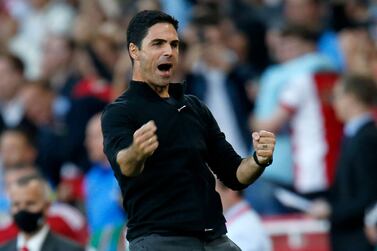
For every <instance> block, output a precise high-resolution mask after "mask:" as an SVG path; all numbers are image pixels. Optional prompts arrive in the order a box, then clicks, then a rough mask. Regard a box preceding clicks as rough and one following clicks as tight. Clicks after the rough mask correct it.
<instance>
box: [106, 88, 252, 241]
mask: <svg viewBox="0 0 377 251" xmlns="http://www.w3.org/2000/svg"><path fill="white" fill-rule="evenodd" d="M169 93H170V96H171V97H172V98H174V99H175V101H176V102H168V100H165V99H163V98H161V97H160V96H158V94H157V93H155V92H154V91H153V90H152V89H151V88H150V87H149V86H148V85H147V84H145V83H143V82H136V81H132V82H131V83H130V88H129V89H128V90H127V91H126V92H125V93H123V94H122V95H121V96H120V97H119V98H118V99H117V100H115V101H114V102H113V103H111V104H109V105H108V106H107V107H106V108H105V110H104V113H103V115H102V131H103V135H104V151H105V153H106V155H107V157H108V159H109V161H110V163H111V166H112V168H113V170H114V173H115V177H116V178H117V180H118V183H119V185H120V187H121V190H122V195H123V206H124V208H125V210H126V211H127V213H128V216H129V221H128V233H127V239H128V240H132V239H134V238H136V237H139V236H142V235H147V234H151V233H159V234H163V235H189V236H198V237H200V238H203V239H208V240H209V239H212V238H216V237H217V236H220V235H222V234H225V233H226V228H225V219H224V217H223V214H222V206H221V201H220V197H219V195H218V194H217V192H216V191H215V178H214V176H213V174H212V172H214V173H215V174H216V175H217V177H218V178H219V179H220V180H222V181H223V183H224V184H226V185H227V186H228V187H230V188H233V189H243V188H244V187H245V186H244V185H242V184H240V183H239V182H238V180H237V178H236V170H237V167H238V166H239V164H240V163H241V160H242V159H241V157H240V156H239V155H238V154H237V153H236V152H235V151H234V150H233V148H232V146H231V145H230V144H229V143H228V142H227V141H226V140H225V136H224V134H223V133H222V132H221V131H220V129H219V127H218V125H217V123H216V121H215V119H214V118H213V116H212V114H211V112H210V111H209V110H208V108H207V107H206V106H205V105H204V104H203V103H202V102H201V101H199V99H198V98H196V97H195V96H190V95H184V93H183V85H181V84H170V86H169ZM150 120H154V122H155V123H156V126H157V137H158V141H159V147H158V148H157V150H156V151H155V152H154V153H153V155H152V156H151V157H149V158H148V159H147V161H146V163H145V166H144V170H143V172H142V173H141V174H140V175H139V176H136V177H126V176H124V175H122V173H121V171H120V167H119V165H118V164H117V162H116V156H117V154H118V152H119V151H120V150H122V149H125V148H127V147H128V146H130V145H131V143H132V140H133V133H134V132H135V131H136V130H137V129H139V128H140V127H141V126H142V125H144V124H145V123H147V122H148V121H150ZM208 167H210V169H211V170H212V172H211V170H210V169H209V168H208Z"/></svg>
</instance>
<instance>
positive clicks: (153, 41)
mask: <svg viewBox="0 0 377 251" xmlns="http://www.w3.org/2000/svg"><path fill="white" fill-rule="evenodd" d="M156 42H164V43H165V42H168V41H167V40H165V39H162V38H155V39H153V40H152V41H151V43H156ZM170 43H179V40H178V39H175V40H172V41H171V42H170Z"/></svg>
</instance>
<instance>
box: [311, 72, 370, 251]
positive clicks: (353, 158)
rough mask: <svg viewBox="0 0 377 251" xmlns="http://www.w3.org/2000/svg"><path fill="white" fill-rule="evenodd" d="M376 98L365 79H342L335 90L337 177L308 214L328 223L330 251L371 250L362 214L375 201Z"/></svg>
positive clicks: (355, 77)
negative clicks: (339, 125) (339, 139)
mask: <svg viewBox="0 0 377 251" xmlns="http://www.w3.org/2000/svg"><path fill="white" fill-rule="evenodd" d="M376 97H377V86H376V84H375V82H374V81H373V79H372V78H371V77H369V76H362V75H350V76H346V77H344V78H343V79H342V80H341V81H340V82H339V84H338V85H337V86H336V88H335V92H334V107H335V111H336V114H337V116H338V117H339V118H340V119H341V120H342V121H344V122H345V128H344V139H343V143H342V148H341V153H340V157H339V161H338V166H337V173H336V177H335V182H334V185H333V186H332V188H331V190H330V196H329V198H328V200H327V201H326V200H316V201H314V203H313V205H312V207H311V208H310V210H309V212H310V214H311V215H312V216H314V217H316V218H319V219H329V220H330V223H331V229H330V240H331V247H332V250H333V251H340V250H341V251H351V250H352V251H354V250H358V251H364V250H365V251H367V250H373V247H372V245H371V244H370V243H369V242H368V240H367V238H366V236H365V234H364V232H363V228H364V214H365V210H366V209H367V208H368V207H369V206H370V205H371V204H372V203H373V202H375V201H376V200H377V183H376V180H377V169H376V163H377V155H376V153H377V127H376V123H375V121H374V120H373V117H372V114H371V113H372V109H373V108H374V106H375V104H376Z"/></svg>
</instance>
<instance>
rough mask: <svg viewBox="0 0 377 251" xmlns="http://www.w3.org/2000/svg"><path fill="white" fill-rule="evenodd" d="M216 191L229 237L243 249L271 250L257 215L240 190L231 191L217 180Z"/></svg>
mask: <svg viewBox="0 0 377 251" xmlns="http://www.w3.org/2000/svg"><path fill="white" fill-rule="evenodd" d="M216 191H217V192H218V193H219V194H220V197H221V202H222V205H223V210H224V216H225V219H226V221H227V222H226V227H227V229H228V234H227V235H228V236H229V238H231V239H232V240H233V241H234V243H236V244H237V245H238V246H239V247H240V248H241V250H243V251H269V250H272V247H271V245H272V244H271V240H270V239H269V237H268V235H267V233H266V232H265V230H264V228H263V225H262V222H261V220H260V218H259V216H258V215H257V213H256V212H255V211H254V210H253V209H252V208H251V207H250V205H249V203H248V202H247V201H246V200H245V199H244V198H243V195H242V191H233V190H231V189H229V188H227V187H226V186H224V185H223V184H222V183H221V181H219V180H217V181H216Z"/></svg>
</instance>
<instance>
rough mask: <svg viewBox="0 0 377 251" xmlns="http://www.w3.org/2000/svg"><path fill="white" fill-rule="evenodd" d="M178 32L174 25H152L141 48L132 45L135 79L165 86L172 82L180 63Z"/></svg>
mask: <svg viewBox="0 0 377 251" xmlns="http://www.w3.org/2000/svg"><path fill="white" fill-rule="evenodd" d="M178 44H179V41H178V34H177V31H176V30H175V29H174V27H173V25H171V24H168V23H158V24H155V25H153V26H151V27H150V28H149V30H148V33H147V35H146V37H145V38H144V39H143V40H142V44H141V47H140V48H137V47H136V46H135V45H134V44H131V45H130V54H131V57H132V58H133V59H134V75H133V79H134V80H138V81H144V82H146V83H148V84H151V85H155V86H159V87H165V86H168V84H169V83H170V82H171V79H172V77H173V75H174V72H175V69H176V66H177V63H178Z"/></svg>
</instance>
